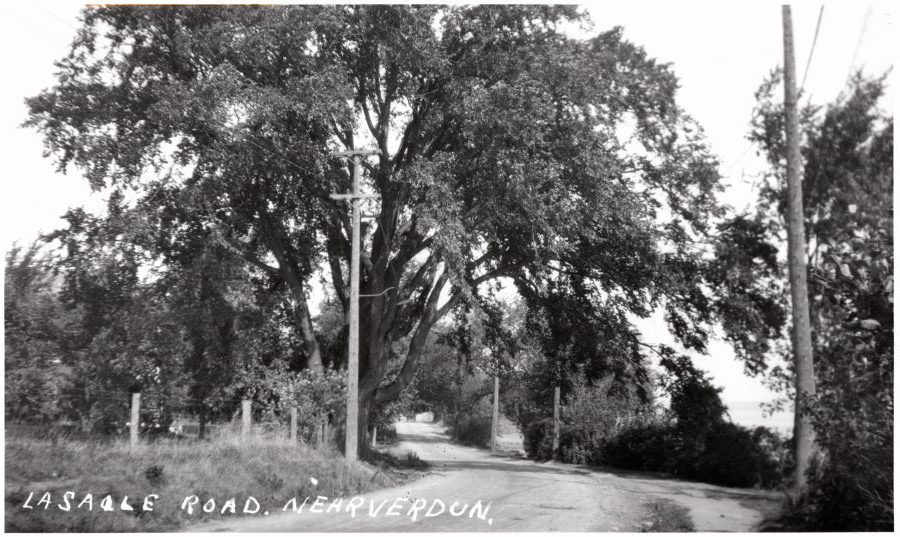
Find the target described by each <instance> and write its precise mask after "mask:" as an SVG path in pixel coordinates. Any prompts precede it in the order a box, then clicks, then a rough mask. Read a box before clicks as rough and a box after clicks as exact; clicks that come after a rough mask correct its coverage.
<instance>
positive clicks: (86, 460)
mask: <svg viewBox="0 0 900 537" xmlns="http://www.w3.org/2000/svg"><path fill="white" fill-rule="evenodd" d="M397 482H398V477H397V476H392V475H391V473H389V472H384V471H378V470H377V469H375V468H372V467H371V466H369V465H366V464H364V463H348V462H346V461H345V460H344V459H343V457H342V456H341V455H340V454H338V453H336V452H333V451H329V452H326V451H317V450H313V449H309V448H306V447H304V446H299V445H292V444H290V443H288V442H285V441H279V440H275V439H262V438H257V439H252V440H248V441H247V442H245V443H242V442H240V441H239V440H236V439H231V440H229V439H218V440H216V441H211V442H179V441H171V440H168V441H158V442H154V443H151V444H148V445H142V446H140V447H139V448H137V449H135V450H131V449H129V447H128V445H127V444H126V443H124V442H122V441H109V442H102V441H86V440H54V439H34V438H7V441H6V520H5V527H6V531H17V532H31V531H41V532H46V531H54V532H64V531H77V532H111V531H116V532H129V531H172V530H176V529H179V528H181V527H183V526H185V525H187V524H189V523H191V522H199V521H203V520H207V521H208V520H214V519H221V518H224V517H248V516H264V515H263V512H264V511H266V510H271V511H272V512H273V514H274V513H275V512H280V511H281V509H282V507H284V504H285V503H286V502H287V501H288V500H290V499H291V498H293V497H297V498H298V501H302V499H303V498H305V497H306V496H310V497H312V498H315V497H316V496H317V495H323V496H328V497H329V498H333V497H337V496H341V495H352V494H355V493H360V492H365V491H368V490H372V489H375V488H380V487H385V486H391V485H394V484H396V483H397ZM66 491H71V492H73V493H74V498H72V499H71V500H70V502H69V504H70V506H69V507H70V509H69V510H68V511H65V510H63V509H61V508H60V506H61V505H62V506H63V507H65V502H64V493H65V492H66ZM47 492H49V493H50V495H51V501H50V502H49V505H47V504H46V503H39V501H40V500H41V498H42V496H43V495H44V494H45V493H47ZM31 493H33V496H32V498H31V500H30V502H28V504H29V505H31V506H32V507H33V509H26V508H24V507H23V505H24V504H26V502H27V501H28V497H29V495H30V494H31ZM87 494H91V495H92V499H91V507H92V508H91V509H90V510H89V509H88V503H87V502H84V501H83V500H84V498H85V496H86V495H87ZM149 494H156V495H158V498H155V499H152V498H151V501H152V502H153V506H152V509H153V510H152V511H149V510H144V509H143V502H144V498H145V497H146V496H147V495H149ZM108 495H109V496H111V497H112V507H113V509H112V510H111V511H104V510H103V509H102V508H101V501H102V500H103V498H104V497H105V496H108ZM126 495H127V496H128V502H127V505H130V506H131V507H132V508H133V511H127V510H125V511H123V510H121V509H120V506H121V503H122V499H123V497H124V496H126ZM192 495H196V496H197V497H198V498H199V502H198V503H197V505H195V506H194V513H193V515H188V514H187V512H186V511H185V510H182V502H183V501H184V499H185V498H186V497H189V496H192ZM249 496H252V497H253V498H254V499H255V500H256V501H257V502H258V503H259V504H260V509H259V513H257V514H242V510H243V508H244V506H245V503H246V502H247V501H248V497H249ZM210 498H213V499H214V501H215V509H212V510H211V512H210V513H204V512H203V509H202V507H203V505H204V504H205V503H206V502H207V500H208V499H210ZM230 498H235V505H236V509H235V510H236V514H230V513H229V512H228V508H227V507H226V502H227V500H228V499H230ZM79 504H81V507H80V508H78V507H77V506H78V505H79ZM45 506H46V509H45V508H44V507H45ZM223 508H226V512H225V513H224V514H222V513H221V510H222V509H223ZM253 508H254V506H253V504H252V503H251V504H250V510H251V511H252V510H253Z"/></svg>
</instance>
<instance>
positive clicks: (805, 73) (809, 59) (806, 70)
mask: <svg viewBox="0 0 900 537" xmlns="http://www.w3.org/2000/svg"><path fill="white" fill-rule="evenodd" d="M869 9H871V8H869ZM823 11H825V5H824V4H822V5H821V6H819V19H818V20H817V21H816V33H815V34H814V35H813V41H812V46H811V47H809V58H807V59H806V69H804V70H803V82H801V83H800V92H799V93H803V88H804V87H805V86H806V75H808V74H809V66H810V64H811V63H812V59H813V52H814V51H815V50H816V42H817V41H818V39H819V27H820V26H822V12H823Z"/></svg>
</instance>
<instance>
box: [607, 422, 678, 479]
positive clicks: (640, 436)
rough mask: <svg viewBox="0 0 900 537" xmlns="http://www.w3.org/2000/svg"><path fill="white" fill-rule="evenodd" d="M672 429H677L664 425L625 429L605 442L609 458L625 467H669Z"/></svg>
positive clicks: (610, 462) (632, 468)
mask: <svg viewBox="0 0 900 537" xmlns="http://www.w3.org/2000/svg"><path fill="white" fill-rule="evenodd" d="M673 432H674V429H672V428H671V427H669V426H665V425H647V426H643V427H636V428H634V429H629V430H627V431H624V432H623V433H621V434H619V435H618V436H616V437H614V438H612V439H611V440H610V441H609V442H607V443H606V446H605V456H606V462H607V463H608V464H609V465H610V466H613V467H616V468H622V469H624V470H644V471H652V472H663V471H669V470H671V468H670V461H671V455H672V453H673V451H674V446H673V440H672V435H673Z"/></svg>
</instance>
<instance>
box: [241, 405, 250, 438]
mask: <svg viewBox="0 0 900 537" xmlns="http://www.w3.org/2000/svg"><path fill="white" fill-rule="evenodd" d="M241 407H242V414H241V440H246V439H247V438H248V437H249V436H250V425H251V421H250V400H249V399H244V400H243V401H241Z"/></svg>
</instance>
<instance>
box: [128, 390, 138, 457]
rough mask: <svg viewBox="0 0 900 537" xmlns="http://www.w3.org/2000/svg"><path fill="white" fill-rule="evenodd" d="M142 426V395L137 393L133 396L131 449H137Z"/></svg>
mask: <svg viewBox="0 0 900 537" xmlns="http://www.w3.org/2000/svg"><path fill="white" fill-rule="evenodd" d="M140 426H141V394H140V392H135V393H133V394H131V437H130V438H129V442H128V444H129V445H130V446H131V447H137V445H138V440H139V436H138V435H139V433H140Z"/></svg>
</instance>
